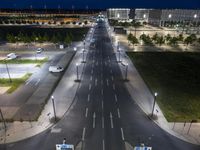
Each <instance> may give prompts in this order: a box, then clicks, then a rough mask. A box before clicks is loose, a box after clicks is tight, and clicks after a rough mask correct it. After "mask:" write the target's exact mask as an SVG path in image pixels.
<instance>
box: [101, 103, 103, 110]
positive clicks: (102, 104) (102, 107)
mask: <svg viewBox="0 0 200 150" xmlns="http://www.w3.org/2000/svg"><path fill="white" fill-rule="evenodd" d="M101 108H102V110H103V101H101Z"/></svg>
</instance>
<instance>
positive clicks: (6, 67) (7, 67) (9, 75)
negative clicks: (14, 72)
mask: <svg viewBox="0 0 200 150" xmlns="http://www.w3.org/2000/svg"><path fill="white" fill-rule="evenodd" d="M5 65H6V70H7V73H8V77H9V80H10V83H11V82H12V79H11V76H10V72H9V69H8V64H7V61H6V59H5Z"/></svg>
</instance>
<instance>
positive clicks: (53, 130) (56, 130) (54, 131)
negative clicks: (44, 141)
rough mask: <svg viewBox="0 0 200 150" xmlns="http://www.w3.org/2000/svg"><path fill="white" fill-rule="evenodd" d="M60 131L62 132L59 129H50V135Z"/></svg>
mask: <svg viewBox="0 0 200 150" xmlns="http://www.w3.org/2000/svg"><path fill="white" fill-rule="evenodd" d="M61 130H62V129H61V128H52V129H51V133H60V132H61Z"/></svg>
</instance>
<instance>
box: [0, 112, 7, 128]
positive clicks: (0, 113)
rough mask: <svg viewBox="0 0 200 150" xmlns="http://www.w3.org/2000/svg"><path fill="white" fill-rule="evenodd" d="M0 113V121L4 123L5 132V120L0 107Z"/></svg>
mask: <svg viewBox="0 0 200 150" xmlns="http://www.w3.org/2000/svg"><path fill="white" fill-rule="evenodd" d="M0 115H1V118H2V121H3V124H4V129H5V132H6V129H7V128H6V121H5V119H4V117H3V113H2V111H1V108H0Z"/></svg>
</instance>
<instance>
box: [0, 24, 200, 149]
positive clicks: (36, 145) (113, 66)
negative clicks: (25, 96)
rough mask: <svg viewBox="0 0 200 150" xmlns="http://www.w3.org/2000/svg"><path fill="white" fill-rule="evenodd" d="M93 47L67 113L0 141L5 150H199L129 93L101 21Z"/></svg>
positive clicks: (96, 29) (0, 147)
mask: <svg viewBox="0 0 200 150" xmlns="http://www.w3.org/2000/svg"><path fill="white" fill-rule="evenodd" d="M94 39H95V42H94V45H95V46H94V47H91V48H90V49H89V50H88V56H87V61H86V64H85V68H84V72H83V75H82V78H81V82H80V87H79V89H78V91H77V95H76V98H75V101H74V104H73V105H72V108H71V109H70V111H69V112H68V113H67V114H66V115H65V116H64V117H63V118H62V119H61V120H60V121H59V122H58V123H57V124H56V125H55V126H54V127H53V128H51V129H48V130H46V131H44V132H43V133H40V134H39V135H36V136H34V137H32V138H29V139H26V140H23V141H20V142H17V143H12V144H7V145H1V146H0V149H7V150H26V149H28V150H35V149H37V150H55V144H57V143H62V140H63V138H66V143H70V144H74V145H77V144H78V143H80V142H82V143H83V144H82V146H83V147H82V148H83V150H124V149H125V145H124V143H125V141H126V142H128V143H130V144H131V145H132V146H134V145H139V144H141V143H144V144H145V145H147V146H151V147H153V150H161V149H162V150H199V149H200V147H198V146H195V145H192V144H189V143H186V142H183V141H181V140H179V139H177V138H175V137H173V136H171V135H169V134H168V133H166V132H165V131H163V130H162V129H160V128H159V127H158V126H157V125H156V124H155V123H154V122H152V121H151V120H149V119H148V117H147V116H146V115H145V114H144V113H143V112H142V110H141V109H140V108H139V107H138V106H137V104H136V103H135V102H134V100H133V99H132V98H131V96H130V95H129V93H128V91H127V89H126V87H125V85H124V81H123V80H122V79H123V77H122V74H121V72H120V68H119V65H118V62H117V60H116V56H115V53H114V51H113V49H112V45H111V41H110V39H109V36H108V33H107V30H106V28H105V24H104V23H103V22H101V23H99V24H98V25H97V26H96V28H95V31H94Z"/></svg>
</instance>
